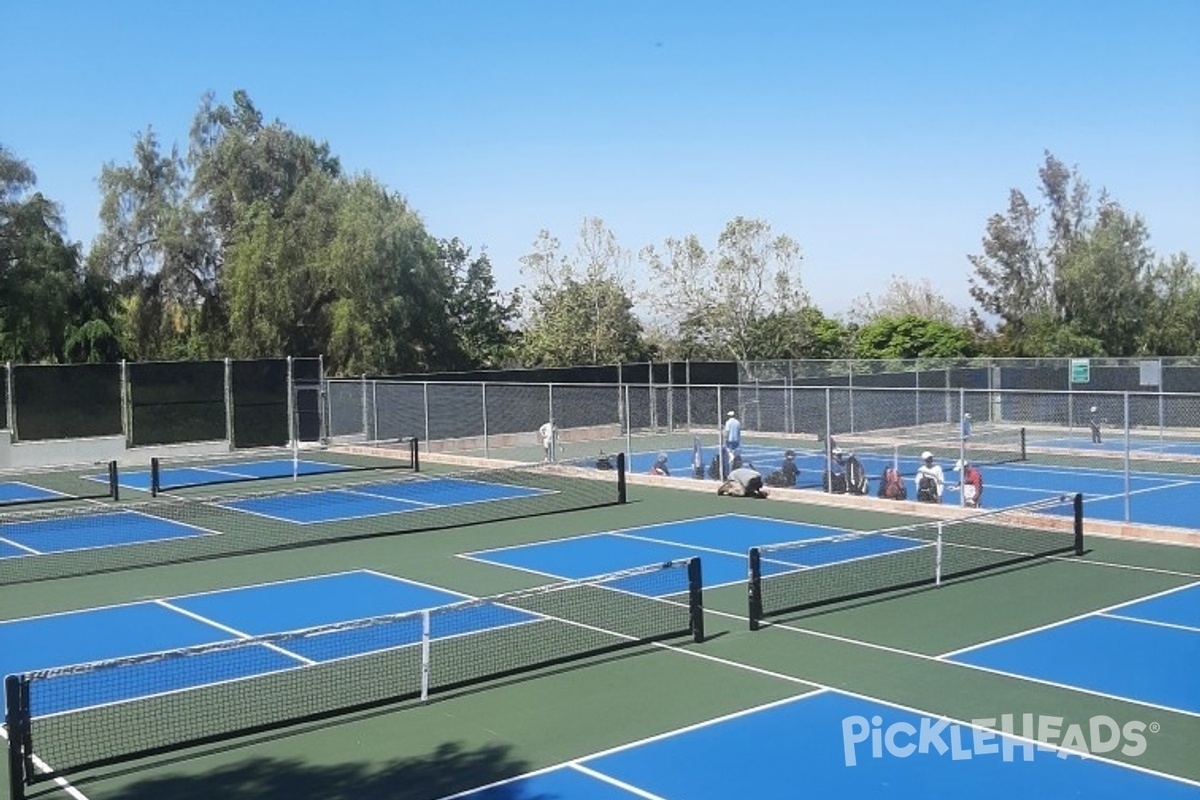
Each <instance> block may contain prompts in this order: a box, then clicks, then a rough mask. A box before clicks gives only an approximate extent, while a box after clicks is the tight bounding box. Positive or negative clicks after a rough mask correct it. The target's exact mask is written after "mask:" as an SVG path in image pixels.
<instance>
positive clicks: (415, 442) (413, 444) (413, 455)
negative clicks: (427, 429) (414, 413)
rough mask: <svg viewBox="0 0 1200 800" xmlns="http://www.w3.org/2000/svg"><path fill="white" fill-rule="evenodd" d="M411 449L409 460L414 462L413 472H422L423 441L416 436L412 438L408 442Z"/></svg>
mask: <svg viewBox="0 0 1200 800" xmlns="http://www.w3.org/2000/svg"><path fill="white" fill-rule="evenodd" d="M408 446H409V448H410V453H409V460H410V461H411V462H412V468H413V472H420V471H421V440H420V439H418V438H417V437H416V436H412V437H410V438H409V440H408Z"/></svg>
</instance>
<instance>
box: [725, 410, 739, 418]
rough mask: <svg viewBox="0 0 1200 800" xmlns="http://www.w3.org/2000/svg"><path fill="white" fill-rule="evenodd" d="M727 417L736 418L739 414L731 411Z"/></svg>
mask: <svg viewBox="0 0 1200 800" xmlns="http://www.w3.org/2000/svg"><path fill="white" fill-rule="evenodd" d="M725 416H727V417H736V416H737V412H736V411H730V412H729V413H728V414H726V415H725Z"/></svg>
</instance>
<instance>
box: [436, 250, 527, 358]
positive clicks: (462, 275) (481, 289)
mask: <svg viewBox="0 0 1200 800" xmlns="http://www.w3.org/2000/svg"><path fill="white" fill-rule="evenodd" d="M438 250H439V252H440V254H441V255H440V257H441V258H442V259H443V260H444V261H445V262H446V263H447V264H448V265H449V268H450V275H451V284H452V285H451V292H450V303H449V306H450V308H449V311H450V317H451V319H452V320H453V322H454V334H455V338H456V340H457V345H458V348H457V349H458V355H459V359H458V363H457V364H456V365H455V366H456V367H457V368H458V369H491V368H495V367H501V366H504V365H505V364H507V363H509V362H511V361H512V360H513V359H514V357H515V346H516V332H515V331H514V330H513V328H512V323H513V322H514V321H515V320H516V318H517V316H518V314H519V309H520V295H519V294H517V293H513V294H512V295H505V294H504V293H503V292H501V291H500V290H499V289H497V288H496V279H495V276H494V275H493V274H492V263H491V261H490V260H489V259H488V256H487V253H480V254H479V256H478V257H476V258H472V257H471V251H470V249H469V248H467V247H465V246H464V245H463V244H462V242H460V241H459V240H458V239H457V238H455V239H451V240H445V239H443V240H442V241H441V242H440V243H439V245H438Z"/></svg>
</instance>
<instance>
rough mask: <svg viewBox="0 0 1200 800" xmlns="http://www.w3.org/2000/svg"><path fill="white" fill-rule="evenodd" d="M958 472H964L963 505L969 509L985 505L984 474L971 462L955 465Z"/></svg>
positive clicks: (962, 484) (962, 485)
mask: <svg viewBox="0 0 1200 800" xmlns="http://www.w3.org/2000/svg"><path fill="white" fill-rule="evenodd" d="M954 468H955V469H956V470H960V469H961V470H962V483H961V484H960V485H961V487H962V493H963V505H964V506H967V507H968V508H979V507H980V506H981V505H982V504H983V473H981V472H980V471H979V468H978V467H976V466H975V465H974V464H972V463H971V462H969V461H962V462H959V463H958V464H955V465H954Z"/></svg>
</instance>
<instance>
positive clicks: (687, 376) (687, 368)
mask: <svg viewBox="0 0 1200 800" xmlns="http://www.w3.org/2000/svg"><path fill="white" fill-rule="evenodd" d="M683 379H684V380H685V381H686V382H687V388H686V389H684V395H685V396H686V397H687V429H688V433H691V432H692V359H690V358H689V359H687V360H686V361H684V362H683Z"/></svg>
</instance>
